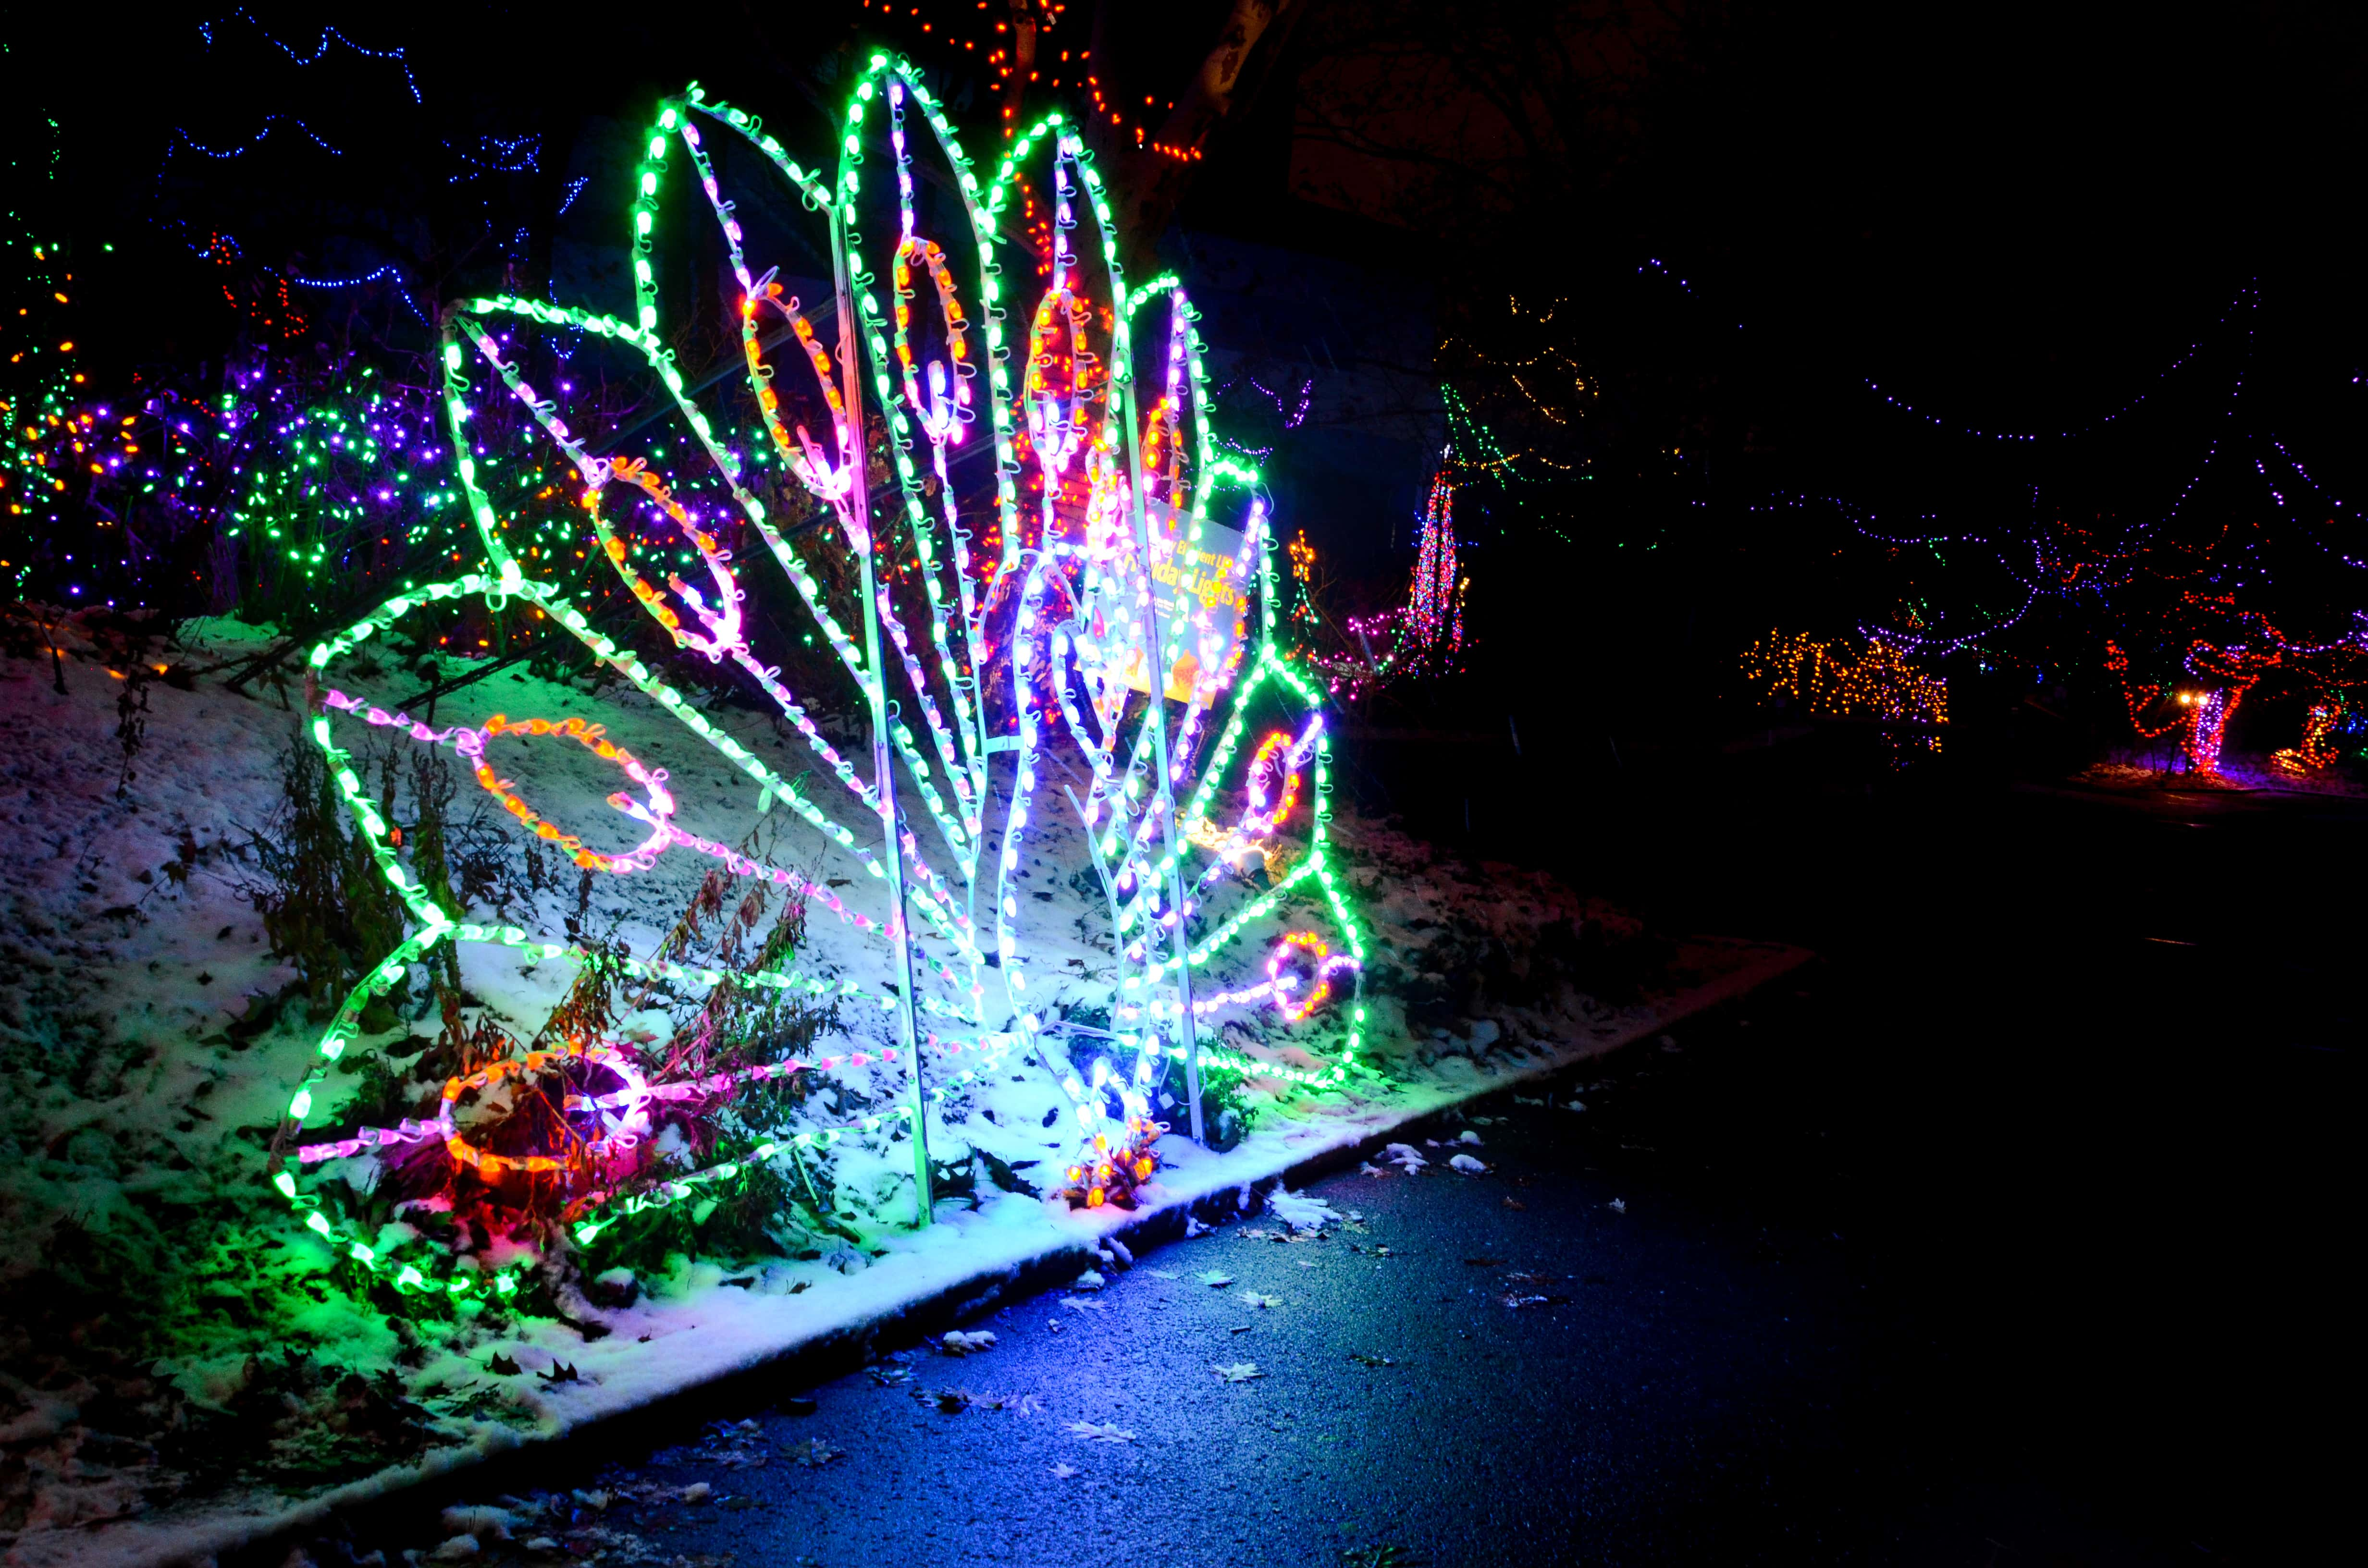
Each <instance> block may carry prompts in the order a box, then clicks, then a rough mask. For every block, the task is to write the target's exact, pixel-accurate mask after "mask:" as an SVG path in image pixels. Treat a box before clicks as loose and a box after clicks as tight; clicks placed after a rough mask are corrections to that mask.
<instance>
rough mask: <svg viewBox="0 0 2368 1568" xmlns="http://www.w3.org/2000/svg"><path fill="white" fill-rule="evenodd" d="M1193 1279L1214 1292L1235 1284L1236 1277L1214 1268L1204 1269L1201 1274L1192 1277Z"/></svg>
mask: <svg viewBox="0 0 2368 1568" xmlns="http://www.w3.org/2000/svg"><path fill="white" fill-rule="evenodd" d="M1192 1278H1195V1279H1198V1280H1199V1281H1200V1282H1201V1284H1203V1285H1206V1286H1207V1287H1208V1288H1209V1289H1210V1290H1224V1288H1225V1287H1226V1286H1228V1285H1230V1284H1232V1283H1233V1282H1234V1277H1233V1276H1232V1275H1230V1274H1225V1273H1223V1272H1220V1271H1219V1270H1217V1269H1214V1268H1204V1269H1202V1270H1201V1272H1200V1273H1198V1274H1195V1275H1194V1276H1192Z"/></svg>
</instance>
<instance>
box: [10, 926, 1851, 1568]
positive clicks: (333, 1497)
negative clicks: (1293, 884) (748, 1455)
mask: <svg viewBox="0 0 2368 1568" xmlns="http://www.w3.org/2000/svg"><path fill="white" fill-rule="evenodd" d="M1728 945H1730V946H1732V947H1736V948H1740V949H1747V950H1754V951H1757V952H1759V954H1760V955H1761V956H1760V957H1759V958H1757V959H1755V960H1751V961H1749V962H1747V963H1745V964H1744V965H1743V966H1742V967H1740V968H1738V969H1736V970H1735V971H1731V972H1729V973H1727V974H1725V975H1722V976H1720V977H1719V978H1718V979H1716V980H1713V981H1711V982H1709V983H1706V984H1703V985H1700V986H1697V987H1695V988H1694V989H1693V990H1691V991H1686V992H1681V993H1679V994H1677V995H1675V996H1671V997H1667V998H1664V999H1661V1000H1659V1001H1657V1002H1655V1003H1653V1004H1651V1006H1650V1009H1649V1011H1647V1012H1645V1013H1643V1014H1640V1015H1638V1016H1636V1017H1633V1018H1630V1019H1627V1020H1625V1021H1623V1022H1622V1024H1621V1026H1620V1027H1619V1028H1617V1029H1615V1030H1614V1031H1612V1032H1611V1033H1609V1034H1606V1035H1603V1036H1601V1037H1599V1038H1590V1039H1588V1040H1581V1041H1574V1042H1572V1043H1571V1044H1569V1045H1567V1046H1565V1048H1564V1049H1562V1050H1561V1051H1556V1052H1555V1053H1554V1054H1553V1055H1552V1056H1550V1057H1546V1058H1544V1059H1543V1060H1540V1061H1533V1062H1528V1063H1525V1064H1523V1065H1521V1066H1519V1067H1516V1068H1513V1069H1511V1070H1509V1071H1504V1070H1500V1071H1496V1072H1484V1071H1483V1070H1481V1069H1480V1068H1478V1067H1476V1066H1473V1065H1471V1064H1470V1063H1468V1062H1465V1061H1463V1059H1461V1058H1450V1059H1447V1060H1446V1061H1445V1062H1442V1063H1441V1066H1442V1067H1443V1068H1446V1069H1448V1070H1449V1071H1450V1072H1451V1073H1452V1076H1453V1078H1454V1080H1455V1081H1453V1082H1436V1081H1434V1082H1430V1083H1423V1084H1416V1085H1402V1086H1401V1087H1400V1089H1399V1090H1398V1092H1397V1093H1395V1094H1394V1095H1392V1096H1391V1097H1390V1098H1389V1099H1388V1100H1387V1101H1386V1102H1382V1101H1375V1102H1369V1103H1367V1104H1365V1105H1363V1106H1362V1107H1360V1108H1356V1109H1354V1110H1352V1111H1349V1113H1348V1114H1344V1115H1339V1116H1338V1119H1337V1124H1336V1125H1334V1126H1331V1127H1325V1126H1321V1125H1311V1124H1309V1123H1305V1122H1300V1123H1296V1124H1293V1125H1291V1126H1289V1127H1288V1128H1287V1129H1286V1130H1284V1131H1264V1130H1260V1131H1253V1133H1252V1134H1251V1136H1250V1137H1249V1138H1247V1139H1246V1140H1245V1141H1244V1142H1242V1144H1240V1145H1239V1146H1237V1147H1236V1148H1235V1149H1234V1150H1232V1151H1231V1152H1229V1153H1224V1154H1212V1153H1208V1152H1206V1151H1204V1150H1201V1149H1199V1148H1196V1147H1194V1146H1192V1145H1191V1144H1190V1143H1183V1144H1182V1146H1181V1148H1180V1150H1178V1151H1174V1152H1171V1151H1169V1150H1168V1149H1167V1148H1165V1147H1163V1148H1162V1150H1161V1153H1163V1154H1164V1155H1168V1156H1169V1157H1170V1158H1171V1159H1172V1160H1173V1162H1174V1163H1173V1165H1171V1166H1169V1167H1168V1168H1166V1169H1163V1170H1162V1171H1161V1173H1160V1179H1159V1181H1158V1182H1157V1183H1156V1184H1155V1185H1154V1187H1153V1193H1156V1197H1154V1196H1153V1194H1152V1193H1147V1194H1146V1199H1148V1200H1147V1201H1146V1202H1145V1203H1144V1205H1143V1207H1142V1208H1140V1209H1138V1210H1135V1211H1134V1212H1133V1213H1126V1212H1124V1211H1121V1210H1098V1211H1095V1212H1092V1213H1086V1212H1076V1213H1070V1212H1063V1211H1056V1210H1053V1209H1052V1208H1051V1207H1050V1205H1049V1204H1048V1206H1047V1208H1046V1212H1045V1218H1046V1220H1047V1221H1048V1223H1049V1227H1050V1229H1052V1230H1053V1232H1054V1233H1055V1234H1054V1235H1053V1236H1051V1237H1047V1236H1046V1235H1045V1233H1044V1231H1045V1227H1040V1226H1031V1227H1027V1228H1025V1229H1020V1230H1017V1231H1015V1232H1013V1233H1008V1234H997V1233H993V1232H988V1233H985V1234H983V1235H981V1236H979V1237H977V1238H973V1240H974V1241H985V1242H988V1243H989V1245H988V1246H985V1247H978V1246H973V1248H972V1253H973V1256H972V1257H971V1259H970V1263H971V1267H969V1268H968V1269H967V1270H966V1271H965V1272H964V1273H962V1275H961V1276H959V1277H958V1278H953V1279H951V1281H946V1280H942V1279H940V1280H938V1281H935V1282H932V1283H930V1284H928V1286H926V1287H925V1288H922V1289H919V1290H916V1289H914V1285H915V1283H916V1282H914V1281H910V1280H900V1279H899V1278H897V1276H898V1275H899V1274H900V1273H905V1272H910V1270H899V1269H896V1268H892V1267H877V1268H872V1269H867V1270H865V1271H864V1272H862V1273H860V1274H856V1275H853V1276H850V1277H848V1279H847V1280H846V1282H845V1286H844V1287H843V1288H834V1289H833V1290H831V1291H830V1292H829V1294H830V1296H831V1297H832V1298H835V1299H834V1300H831V1301H829V1302H828V1303H827V1306H826V1310H825V1312H824V1314H823V1315H822V1316H821V1317H820V1318H819V1320H818V1319H817V1317H816V1316H815V1314H814V1311H813V1309H814V1307H817V1306H825V1303H824V1302H822V1301H812V1300H810V1299H806V1298H791V1299H793V1300H800V1301H801V1302H802V1305H801V1308H800V1310H799V1312H798V1313H797V1314H796V1315H797V1319H798V1321H797V1322H796V1324H795V1325H794V1326H791V1325H789V1324H773V1325H769V1326H770V1327H771V1330H772V1333H771V1335H769V1336H768V1335H767V1334H766V1329H767V1327H768V1325H766V1324H763V1323H762V1322H761V1321H758V1320H760V1319H761V1316H762V1309H764V1308H765V1307H766V1306H767V1305H768V1299H763V1298H759V1299H753V1300H749V1301H745V1302H744V1303H743V1305H744V1306H745V1307H746V1309H748V1312H746V1314H745V1315H746V1316H747V1317H748V1318H749V1320H750V1321H747V1322H746V1323H743V1324H735V1325H734V1328H735V1329H736V1330H738V1332H734V1333H730V1334H723V1333H718V1334H716V1335H712V1336H710V1337H708V1338H706V1339H701V1338H700V1336H698V1335H695V1334H684V1335H673V1336H669V1339H668V1342H667V1347H666V1357H665V1360H666V1375H665V1376H664V1377H663V1378H661V1379H657V1380H655V1381H639V1380H620V1381H619V1382H618V1384H617V1385H615V1386H602V1385H598V1384H586V1385H584V1386H583V1387H582V1388H581V1389H580V1390H577V1389H575V1388H574V1387H573V1386H572V1385H571V1389H570V1395H569V1399H568V1403H569V1405H570V1406H571V1408H570V1410H569V1411H568V1412H567V1414H566V1415H565V1416H564V1418H563V1419H564V1424H563V1425H562V1426H560V1427H559V1429H558V1430H556V1431H551V1432H531V1433H520V1432H517V1431H513V1430H510V1429H508V1428H505V1427H499V1426H493V1425H492V1424H487V1425H486V1427H485V1429H484V1431H483V1432H482V1433H481V1434H480V1435H479V1437H478V1438H477V1440H476V1441H474V1442H472V1443H468V1444H464V1445H461V1446H460V1447H457V1448H453V1449H446V1450H442V1451H440V1452H438V1453H434V1454H431V1455H429V1456H428V1457H427V1460H425V1461H424V1462H422V1463H418V1464H411V1465H398V1466H393V1467H390V1468H389V1469H386V1470H383V1471H379V1472H378V1473H376V1474H374V1475H371V1476H368V1477H365V1478H364V1479H362V1480H360V1481H356V1482H351V1483H347V1484H346V1485H343V1486H339V1487H336V1488H334V1489H332V1490H330V1491H328V1492H324V1493H322V1494H319V1495H317V1496H313V1497H309V1498H305V1499H302V1501H297V1502H290V1503H288V1504H286V1505H285V1506H280V1507H276V1508H271V1509H268V1510H263V1509H257V1510H256V1511H252V1512H244V1513H233V1512H220V1513H215V1514H212V1515H210V1516H209V1515H204V1514H199V1515H193V1516H188V1517H172V1518H159V1519H142V1520H127V1521H123V1522H121V1523H120V1524H118V1525H116V1526H114V1527H112V1528H108V1527H106V1526H101V1527H99V1528H96V1529H92V1528H87V1527H78V1528H73V1529H70V1530H63V1531H59V1532H57V1533H55V1534H51V1535H48V1536H46V1537H38V1536H37V1537H20V1538H19V1539H18V1540H17V1542H16V1543H15V1546H14V1547H13V1549H12V1550H11V1551H9V1553H8V1555H7V1557H6V1562H8V1563H10V1564H22V1565H23V1568H63V1565H64V1564H68V1563H75V1564H82V1563H89V1564H104V1565H106V1568H165V1565H168V1564H180V1563H211V1562H212V1561H213V1560H214V1559H215V1558H216V1557H217V1556H219V1555H220V1554H222V1553H224V1552H232V1551H238V1552H246V1551H254V1550H256V1549H257V1548H259V1547H261V1546H263V1545H265V1544H267V1543H269V1542H273V1541H275V1540H279V1539H281V1538H285V1537H288V1536H290V1535H293V1534H295V1533H297V1532H299V1531H302V1530H305V1529H307V1528H315V1527H317V1526H319V1525H320V1524H321V1522H322V1521H323V1520H324V1519H325V1518H327V1517H328V1516H329V1515H331V1514H332V1513H334V1512H335V1511H336V1510H338V1509H340V1508H351V1507H354V1506H359V1505H362V1504H367V1503H370V1502H373V1501H376V1500H379V1499H382V1498H385V1497H387V1496H389V1495H390V1494H394V1493H396V1492H400V1491H405V1490H408V1489H411V1488H414V1487H417V1486H421V1485H424V1484H427V1483H431V1482H437V1481H444V1480H449V1479H450V1478H451V1477H453V1476H456V1475H458V1474H460V1473H461V1472H462V1471H467V1470H469V1469H471V1468H472V1467H473V1466H476V1465H478V1464H480V1463H481V1462H483V1461H485V1460H493V1459H495V1458H496V1457H497V1456H500V1457H510V1456H516V1455H517V1454H518V1453H519V1452H520V1451H522V1450H525V1449H539V1450H542V1451H543V1452H544V1453H546V1454H551V1451H552V1449H553V1448H554V1447H555V1446H557V1445H563V1444H565V1445H573V1444H576V1443H587V1444H588V1443H592V1442H597V1441H598V1440H600V1439H602V1438H605V1437H608V1436H609V1432H610V1430H611V1428H612V1425H613V1424H614V1423H615V1422H617V1421H618V1420H620V1419H621V1418H624V1417H627V1416H637V1417H640V1418H641V1419H643V1420H644V1421H666V1420H667V1419H668V1417H669V1415H679V1414H680V1413H681V1412H682V1411H683V1410H684V1408H685V1407H687V1406H689V1405H691V1404H694V1403H697V1402H698V1401H700V1400H701V1399H711V1398H713V1397H714V1396H715V1395H716V1394H717V1393H719V1392H723V1389H724V1386H725V1385H728V1384H730V1383H732V1382H734V1381H736V1380H738V1379H740V1378H742V1377H743V1376H745V1375H746V1374H749V1373H753V1372H757V1371H759V1370H762V1371H765V1372H767V1373H768V1374H770V1375H771V1376H772V1377H773V1378H775V1379H776V1380H778V1381H780V1382H782V1383H783V1384H785V1385H790V1386H801V1387H802V1386H804V1385H806V1384H808V1383H812V1382H818V1381H826V1380H827V1379H828V1378H830V1377H834V1376H837V1375H839V1374H840V1373H842V1372H844V1371H848V1370H852V1369H855V1368H856V1367H859V1366H860V1365H862V1364H863V1363H864V1362H865V1361H867V1360H869V1359H870V1358H871V1352H872V1348H873V1346H875V1344H876V1343H877V1342H878V1341H879V1340H880V1339H881V1338H882V1336H883V1335H887V1336H891V1337H895V1338H912V1339H915V1340H916V1341H917V1340H918V1339H920V1338H923V1337H927V1336H929V1335H935V1334H937V1333H939V1332H941V1331H942V1330H944V1329H946V1328H949V1327H952V1326H956V1325H958V1324H961V1323H962V1322H963V1321H965V1320H967V1319H970V1318H972V1317H974V1316H976V1315H977V1314H978V1313H980V1312H984V1311H985V1310H986V1309H988V1308H990V1307H993V1306H996V1305H997V1304H998V1303H1001V1302H1003V1301H1008V1300H1014V1299H1018V1298H1020V1297H1024V1296H1027V1295H1030V1294H1033V1293H1035V1292H1037V1291H1039V1290H1044V1289H1046V1288H1049V1287H1053V1286H1057V1285H1060V1284H1064V1283H1066V1282H1067V1281H1068V1280H1070V1279H1072V1278H1076V1275H1077V1274H1078V1273H1080V1272H1082V1271H1083V1270H1084V1269H1086V1268H1088V1267H1094V1266H1095V1265H1096V1264H1098V1263H1099V1261H1100V1260H1099V1257H1098V1256H1097V1253H1098V1249H1099V1247H1100V1246H1101V1245H1102V1244H1104V1243H1106V1242H1108V1241H1110V1240H1112V1239H1116V1240H1118V1241H1120V1242H1121V1243H1123V1244H1126V1245H1127V1246H1128V1247H1129V1248H1130V1249H1131V1250H1133V1252H1134V1253H1136V1254H1137V1255H1138V1256H1141V1255H1142V1254H1144V1253H1145V1252H1147V1251H1148V1250H1150V1249H1152V1248H1156V1247H1158V1246H1161V1245H1164V1244H1167V1243H1168V1242H1171V1241H1177V1240H1180V1239H1182V1237H1183V1235H1184V1233H1185V1230H1186V1225H1185V1220H1186V1217H1187V1216H1188V1215H1193V1216H1197V1217H1204V1218H1213V1217H1215V1216H1217V1215H1218V1214H1220V1213H1226V1214H1230V1213H1231V1212H1233V1211H1235V1210H1249V1209H1252V1208H1254V1206H1255V1202H1256V1199H1255V1198H1254V1197H1253V1194H1254V1193H1259V1194H1262V1193H1263V1192H1265V1191H1268V1190H1271V1189H1272V1188H1273V1187H1276V1186H1278V1185H1280V1186H1286V1187H1303V1186H1304V1185H1305V1184H1306V1183H1307V1182H1309V1181H1311V1180H1314V1179H1315V1178H1316V1177H1318V1176H1324V1175H1327V1174H1329V1173H1330V1172H1331V1171H1333V1170H1335V1169H1337V1168H1338V1167H1339V1166H1341V1165H1348V1164H1353V1163H1354V1162H1355V1161H1357V1160H1359V1159H1361V1158H1363V1157H1365V1156H1367V1155H1369V1154H1371V1153H1373V1152H1375V1151H1377V1150H1379V1149H1380V1148H1381V1146H1382V1145H1383V1144H1384V1143H1386V1142H1390V1141H1391V1140H1392V1138H1393V1136H1394V1135H1395V1134H1396V1133H1397V1132H1399V1131H1402V1130H1403V1129H1404V1128H1406V1126H1407V1125H1408V1124H1410V1123H1412V1122H1416V1121H1418V1120H1421V1119H1424V1118H1426V1117H1429V1116H1434V1115H1437V1114H1438V1113H1439V1112H1440V1111H1443V1110H1447V1109H1449V1108H1452V1107H1454V1106H1457V1105H1461V1104H1463V1103H1465V1102H1466V1101H1469V1100H1474V1099H1477V1098H1479V1097H1481V1096H1485V1095H1491V1094H1496V1093H1497V1092H1499V1091H1501V1090H1505V1089H1508V1088H1512V1087H1515V1086H1517V1085H1521V1084H1524V1083H1528V1082H1531V1081H1532V1080H1534V1079H1538V1078H1543V1077H1546V1076H1549V1075H1551V1074H1555V1073H1559V1072H1562V1071H1564V1070H1565V1069H1567V1068H1569V1067H1572V1066H1575V1065H1577V1063H1579V1062H1585V1061H1587V1060H1588V1059H1590V1058H1593V1057H1598V1056H1602V1055H1605V1054H1607V1053H1609V1052H1611V1051H1617V1050H1619V1049H1621V1048H1622V1047H1623V1046H1626V1045H1630V1044H1633V1043H1634V1042H1635V1041H1636V1040H1641V1039H1644V1038H1646V1037H1648V1036H1650V1035H1653V1034H1656V1033H1658V1032H1660V1031H1662V1030H1664V1029H1666V1028H1669V1027H1670V1026H1671V1025H1673V1024H1675V1023H1678V1022H1679V1021H1680V1020H1682V1019H1684V1018H1687V1017H1692V1016H1694V1015H1695V1014H1698V1013H1702V1012H1704V1011H1707V1010H1709V1009H1710V1008H1713V1007H1715V1006H1719V1005H1721V1004H1722V1003H1725V1002H1729V1001H1733V1000H1735V999H1736V998H1737V997H1740V996H1743V995H1745V994H1748V993H1750V992H1752V991H1755V990H1757V989H1758V988H1759V987H1760V986H1762V985H1764V984H1766V983H1769V982H1770V981H1771V980H1774V979H1776V978H1778V977H1779V976H1781V975H1783V974H1785V973H1787V972H1789V971H1792V970H1793V969H1794V968H1797V967H1798V966H1799V965H1801V964H1802V963H1804V962H1806V961H1807V960H1809V959H1810V958H1811V957H1812V956H1813V955H1811V954H1810V953H1808V952H1807V951H1805V950H1804V949H1798V948H1787V947H1780V946H1778V945H1775V944H1772V943H1758V942H1735V943H1731V944H1728ZM1328 1109H1329V1108H1327V1107H1325V1106H1322V1105H1320V1104H1319V1105H1318V1106H1317V1107H1316V1108H1315V1115H1316V1116H1317V1117H1319V1118H1321V1117H1323V1116H1325V1115H1326V1112H1327V1111H1328ZM1178 1142H1181V1141H1180V1140H1179V1141H1178ZM996 1243H1000V1244H1001V1246H1000V1247H999V1248H997V1247H996V1246H995V1245H993V1244H996ZM981 1255H984V1256H981ZM723 1294H725V1295H727V1296H728V1295H732V1294H734V1292H729V1291H727V1292H724V1293H723ZM814 1294H816V1295H819V1294H821V1293H820V1292H815V1293H814ZM552 1457H553V1458H556V1457H557V1456H556V1455H555V1454H552ZM486 1479H487V1480H488V1481H489V1482H490V1481H492V1480H493V1478H491V1477H488V1478H486ZM513 1489H515V1488H513Z"/></svg>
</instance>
